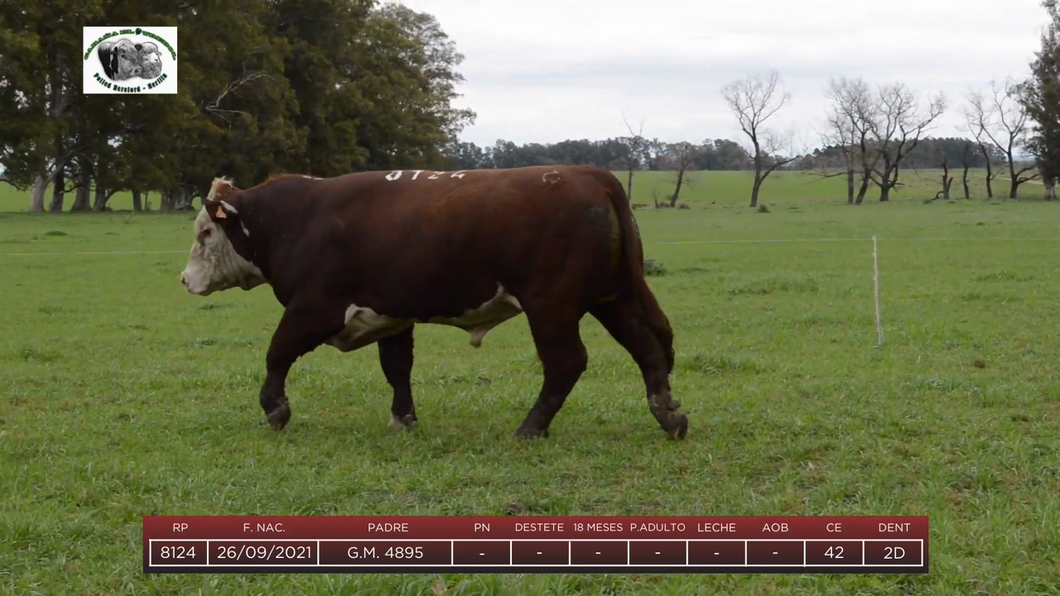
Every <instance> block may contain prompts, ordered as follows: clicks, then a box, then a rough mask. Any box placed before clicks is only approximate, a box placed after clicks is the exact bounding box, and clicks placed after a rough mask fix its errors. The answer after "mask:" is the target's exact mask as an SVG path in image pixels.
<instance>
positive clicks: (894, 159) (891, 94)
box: [870, 83, 946, 203]
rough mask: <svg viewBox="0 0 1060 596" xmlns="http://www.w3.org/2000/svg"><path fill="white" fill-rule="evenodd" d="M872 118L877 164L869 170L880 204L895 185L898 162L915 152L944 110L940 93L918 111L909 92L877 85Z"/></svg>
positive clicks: (897, 84) (901, 87)
mask: <svg viewBox="0 0 1060 596" xmlns="http://www.w3.org/2000/svg"><path fill="white" fill-rule="evenodd" d="M877 106H878V107H877V109H876V110H875V116H876V118H874V119H873V120H871V121H870V123H871V124H870V131H871V135H872V140H873V142H874V145H875V152H876V154H877V155H878V156H879V162H878V163H877V164H876V166H875V167H874V168H873V169H872V175H873V182H875V183H876V185H877V186H879V188H880V202H881V203H882V202H886V201H888V200H890V193H891V190H892V189H894V188H895V186H897V185H898V171H899V167H900V166H901V163H902V160H903V159H905V158H906V156H907V155H908V154H909V152H911V151H913V150H914V149H916V146H917V145H918V144H919V143H920V140H921V135H922V134H923V133H924V132H925V131H926V130H928V129H929V128H930V127H931V125H932V123H934V122H935V120H936V119H937V118H938V117H939V116H941V115H942V113H943V111H945V109H946V98H945V96H943V95H942V94H938V95H936V96H934V97H932V98H931V99H930V101H929V103H928V106H927V110H921V106H920V103H919V101H918V99H917V97H916V94H915V93H913V92H912V91H911V90H910V89H908V88H907V87H906V86H905V85H904V84H902V83H894V84H891V85H885V86H881V87H880V88H879V95H878V98H877Z"/></svg>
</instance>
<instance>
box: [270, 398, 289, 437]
mask: <svg viewBox="0 0 1060 596" xmlns="http://www.w3.org/2000/svg"><path fill="white" fill-rule="evenodd" d="M266 419H268V421H269V424H270V425H272V430H276V431H280V430H283V427H285V426H287V423H288V422H290V420H291V406H289V405H287V402H283V403H281V404H280V405H279V407H277V408H276V409H275V410H273V411H271V412H269V413H268V415H267V416H266Z"/></svg>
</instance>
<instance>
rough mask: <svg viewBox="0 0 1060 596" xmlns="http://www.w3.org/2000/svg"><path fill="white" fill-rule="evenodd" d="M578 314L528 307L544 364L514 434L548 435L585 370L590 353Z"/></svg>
mask: <svg viewBox="0 0 1060 596" xmlns="http://www.w3.org/2000/svg"><path fill="white" fill-rule="evenodd" d="M523 306H524V307H526V306H527V305H526V304H524V305H523ZM580 318H581V317H580V316H572V315H570V314H566V315H564V314H561V313H556V312H543V313H537V312H536V311H534V310H532V309H527V321H528V322H529V324H530V332H531V334H532V335H533V337H534V345H535V346H536V347H537V355H538V358H540V359H541V364H542V367H543V368H544V372H545V380H544V383H543V384H542V386H541V391H540V393H539V394H538V397H537V402H536V403H535V404H534V407H532V408H531V409H530V413H529V414H527V416H526V419H524V420H523V423H522V424H521V425H519V429H518V430H516V431H515V434H516V435H517V436H519V437H525V438H529V437H538V436H541V437H547V436H548V426H549V424H551V423H552V419H553V418H555V416H556V413H557V412H559V410H560V408H562V407H563V402H564V401H566V399H567V396H568V395H570V392H571V390H572V389H573V388H574V385H575V384H576V383H577V382H578V379H579V378H580V377H581V375H582V373H583V372H585V368H586V366H588V363H589V355H588V354H587V353H586V351H585V344H583V343H582V339H581V334H580V333H579V332H578V322H579V319H580Z"/></svg>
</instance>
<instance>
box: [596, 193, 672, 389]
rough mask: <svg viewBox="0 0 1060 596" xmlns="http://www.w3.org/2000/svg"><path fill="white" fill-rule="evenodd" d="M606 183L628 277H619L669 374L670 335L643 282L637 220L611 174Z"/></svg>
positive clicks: (670, 361)
mask: <svg viewBox="0 0 1060 596" xmlns="http://www.w3.org/2000/svg"><path fill="white" fill-rule="evenodd" d="M605 175H606V177H607V178H608V180H606V181H605V182H604V184H605V187H606V188H607V194H608V195H609V196H610V197H611V204H612V205H613V206H614V208H615V212H617V213H618V222H619V227H620V231H621V233H622V254H623V256H624V258H625V265H626V267H625V269H626V271H627V272H628V275H623V276H622V277H624V278H625V279H626V280H628V284H629V290H630V291H631V292H632V294H633V298H634V300H636V301H637V302H638V303H639V304H640V307H641V312H642V313H643V315H644V322H645V323H646V324H647V325H648V327H649V328H650V329H651V331H652V334H653V335H655V338H656V339H657V340H658V342H659V344H660V345H661V346H662V349H663V352H664V353H665V354H666V372H667V373H671V372H673V369H674V332H673V329H672V328H671V327H670V320H669V319H668V318H667V317H666V313H664V312H663V311H662V308H661V307H660V306H659V302H658V301H657V300H656V299H655V294H654V293H652V291H651V288H649V287H648V283H647V281H645V279H644V246H643V244H642V243H641V240H640V230H639V228H638V227H637V220H636V218H634V217H633V208H632V207H631V206H630V204H629V197H627V196H626V190H625V189H624V188H622V183H621V182H620V181H619V180H618V178H616V177H615V175H614V174H612V173H610V172H607V173H606V174H605Z"/></svg>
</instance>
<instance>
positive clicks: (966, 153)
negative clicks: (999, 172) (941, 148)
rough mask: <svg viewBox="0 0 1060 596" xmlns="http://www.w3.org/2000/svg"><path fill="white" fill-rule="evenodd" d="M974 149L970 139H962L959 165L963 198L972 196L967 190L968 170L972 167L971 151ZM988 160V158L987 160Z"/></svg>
mask: <svg viewBox="0 0 1060 596" xmlns="http://www.w3.org/2000/svg"><path fill="white" fill-rule="evenodd" d="M973 150H974V144H973V143H972V142H971V141H964V144H963V146H962V147H961V167H962V168H963V170H964V171H963V172H962V173H961V185H963V186H964V198H965V199H970V198H972V193H971V192H969V191H968V170H969V168H971V167H972V152H973ZM987 161H988V162H989V160H987Z"/></svg>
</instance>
